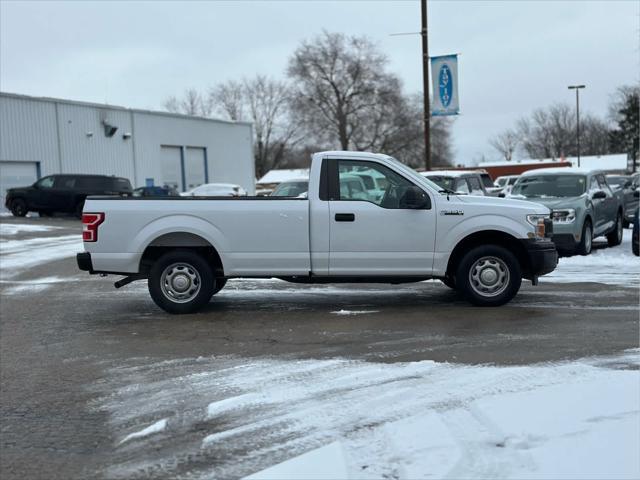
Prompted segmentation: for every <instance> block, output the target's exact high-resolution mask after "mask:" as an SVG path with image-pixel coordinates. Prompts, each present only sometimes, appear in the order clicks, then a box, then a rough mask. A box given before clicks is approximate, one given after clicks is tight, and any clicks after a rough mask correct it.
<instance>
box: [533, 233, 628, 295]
mask: <svg viewBox="0 0 640 480" xmlns="http://www.w3.org/2000/svg"><path fill="white" fill-rule="evenodd" d="M595 245H597V244H595ZM541 281H543V282H597V283H607V284H610V285H620V286H623V287H638V286H640V260H638V257H636V256H635V255H634V254H633V252H632V251H631V230H625V231H624V236H623V241H622V243H621V244H620V245H619V246H617V247H613V248H608V247H605V248H597V249H594V250H593V252H592V253H591V254H590V255H586V256H582V255H574V256H573V257H563V258H560V261H559V262H558V267H557V268H556V269H555V270H554V271H553V272H551V273H549V274H547V275H545V276H543V277H541Z"/></svg>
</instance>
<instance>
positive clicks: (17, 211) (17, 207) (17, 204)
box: [11, 198, 29, 217]
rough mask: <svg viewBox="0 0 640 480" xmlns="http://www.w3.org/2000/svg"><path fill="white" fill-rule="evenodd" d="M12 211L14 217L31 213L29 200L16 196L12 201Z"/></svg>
mask: <svg viewBox="0 0 640 480" xmlns="http://www.w3.org/2000/svg"><path fill="white" fill-rule="evenodd" d="M11 213H12V214H13V216H14V217H25V216H26V215H27V213H29V210H28V209H27V202H25V201H24V200H23V199H21V198H16V199H15V200H14V201H13V202H11Z"/></svg>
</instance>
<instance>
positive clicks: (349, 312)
mask: <svg viewBox="0 0 640 480" xmlns="http://www.w3.org/2000/svg"><path fill="white" fill-rule="evenodd" d="M379 312H380V310H345V309H342V310H336V311H335V312H331V313H333V314H334V315H365V314H368V313H379Z"/></svg>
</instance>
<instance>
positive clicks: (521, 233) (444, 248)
mask: <svg viewBox="0 0 640 480" xmlns="http://www.w3.org/2000/svg"><path fill="white" fill-rule="evenodd" d="M525 222H526V220H524V219H523V222H517V221H515V220H513V219H511V218H509V217H505V216H501V215H495V214H486V215H476V216H473V217H469V218H465V219H464V220H462V221H459V222H458V223H457V224H455V225H452V226H451V227H450V228H448V229H447V230H446V234H445V235H443V236H441V237H439V238H438V241H437V243H436V252H451V251H453V249H454V248H455V246H456V245H457V244H458V243H460V241H461V240H462V239H464V238H465V237H468V236H469V235H471V234H474V233H477V232H482V231H487V230H494V231H499V232H503V233H506V234H509V235H511V236H512V237H514V238H527V236H528V234H529V233H532V232H533V227H532V226H530V225H529V224H527V223H525ZM439 228H440V227H439Z"/></svg>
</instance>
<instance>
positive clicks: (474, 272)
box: [469, 256, 511, 297]
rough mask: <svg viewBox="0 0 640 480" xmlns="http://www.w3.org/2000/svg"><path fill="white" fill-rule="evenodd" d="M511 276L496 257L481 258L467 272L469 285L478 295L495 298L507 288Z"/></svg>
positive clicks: (505, 265) (501, 261)
mask: <svg viewBox="0 0 640 480" xmlns="http://www.w3.org/2000/svg"><path fill="white" fill-rule="evenodd" d="M510 278H511V274H510V273H509V267H508V266H507V264H506V263H505V262H504V261H503V260H502V259H500V258H498V257H492V256H488V257H482V258H480V259H478V260H476V262H475V263H474V264H473V266H472V267H471V269H470V270H469V283H470V284H471V288H472V289H473V291H474V292H475V293H477V294H478V295H482V296H483V297H495V296H498V295H500V294H501V293H502V292H504V291H505V290H506V289H507V287H508V286H509V280H510Z"/></svg>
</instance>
